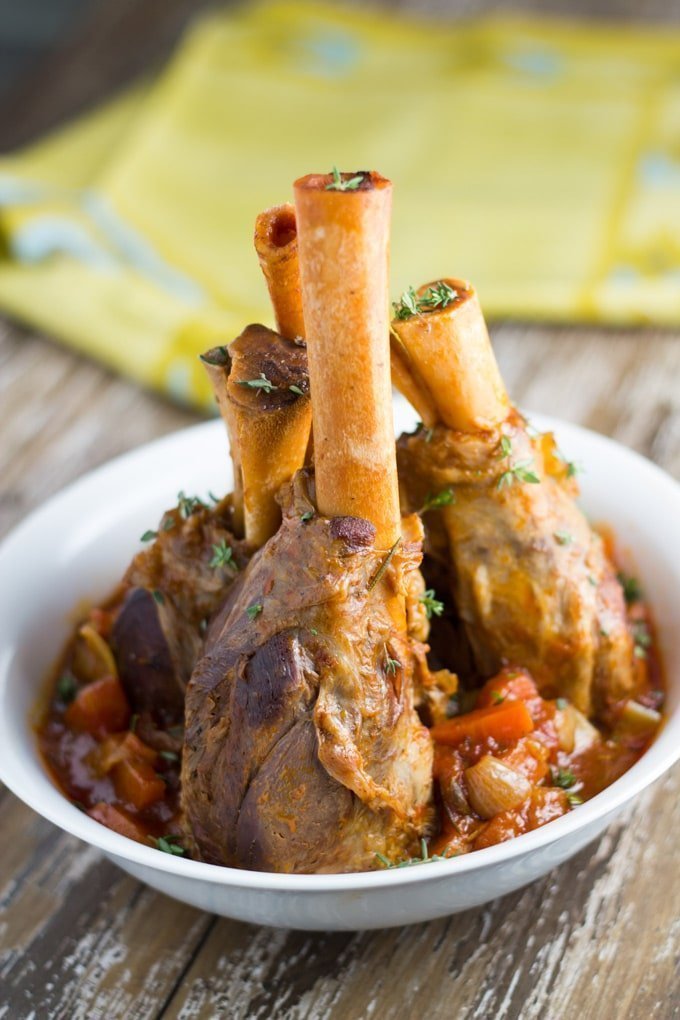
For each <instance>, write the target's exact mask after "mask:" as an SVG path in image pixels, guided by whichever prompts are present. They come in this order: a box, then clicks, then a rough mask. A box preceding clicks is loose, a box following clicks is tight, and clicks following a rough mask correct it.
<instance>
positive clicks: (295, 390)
mask: <svg viewBox="0 0 680 1020" xmlns="http://www.w3.org/2000/svg"><path fill="white" fill-rule="evenodd" d="M288 389H289V390H290V392H291V393H294V394H295V395H296V396H297V397H304V395H305V391H304V390H301V389H300V387H299V386H296V385H295V383H293V384H292V385H291V386H289V387H288Z"/></svg>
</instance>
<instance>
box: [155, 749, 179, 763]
mask: <svg viewBox="0 0 680 1020" xmlns="http://www.w3.org/2000/svg"><path fill="white" fill-rule="evenodd" d="M158 753H159V755H160V756H161V758H165V760H166V761H179V755H178V754H177V752H176V751H159V752H158Z"/></svg>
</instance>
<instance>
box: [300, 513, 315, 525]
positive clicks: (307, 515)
mask: <svg viewBox="0 0 680 1020" xmlns="http://www.w3.org/2000/svg"><path fill="white" fill-rule="evenodd" d="M313 516H314V511H313V510H305V512H304V513H303V514H300V520H301V521H303V522H306V521H311V519H312V517H313Z"/></svg>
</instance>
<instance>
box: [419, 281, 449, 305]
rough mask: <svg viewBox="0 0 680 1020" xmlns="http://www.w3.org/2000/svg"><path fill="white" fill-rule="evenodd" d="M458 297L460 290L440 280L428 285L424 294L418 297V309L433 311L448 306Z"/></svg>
mask: <svg viewBox="0 0 680 1020" xmlns="http://www.w3.org/2000/svg"><path fill="white" fill-rule="evenodd" d="M457 297H458V291H457V290H454V289H453V287H449V285H448V283H444V281H443V280H440V281H439V282H438V283H433V284H432V286H431V287H428V288H427V290H426V291H425V292H424V294H423V295H422V296H421V297H420V298H418V311H419V312H432V311H434V309H435V308H448V306H449V305H451V304H453V302H454V301H455V300H456V298H457Z"/></svg>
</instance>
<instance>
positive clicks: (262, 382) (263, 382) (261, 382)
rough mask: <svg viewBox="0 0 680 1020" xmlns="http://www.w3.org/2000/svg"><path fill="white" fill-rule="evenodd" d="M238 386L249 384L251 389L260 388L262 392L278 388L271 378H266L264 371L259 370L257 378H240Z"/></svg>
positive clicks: (269, 391)
mask: <svg viewBox="0 0 680 1020" xmlns="http://www.w3.org/2000/svg"><path fill="white" fill-rule="evenodd" d="M239 386H249V387H250V389H251V390H262V391H263V392H264V393H271V392H272V390H278V386H275V385H274V383H273V382H272V381H271V379H268V378H267V376H266V375H265V374H264V372H260V377H259V379H240V380H239Z"/></svg>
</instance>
